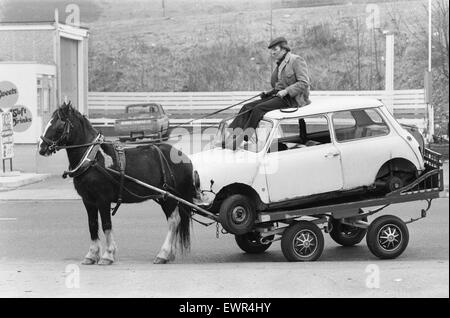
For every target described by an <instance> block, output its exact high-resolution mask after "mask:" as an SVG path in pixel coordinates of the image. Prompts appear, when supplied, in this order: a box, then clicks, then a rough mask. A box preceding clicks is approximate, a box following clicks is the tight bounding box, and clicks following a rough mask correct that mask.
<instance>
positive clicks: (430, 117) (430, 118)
mask: <svg viewBox="0 0 450 318" xmlns="http://www.w3.org/2000/svg"><path fill="white" fill-rule="evenodd" d="M431 32H432V26H431V0H428V83H427V84H426V85H427V86H428V88H427V89H428V141H432V140H433V135H434V109H433V105H432V103H431V100H432V99H431V91H432V88H431V87H432V83H433V80H432V74H431V40H432V36H431Z"/></svg>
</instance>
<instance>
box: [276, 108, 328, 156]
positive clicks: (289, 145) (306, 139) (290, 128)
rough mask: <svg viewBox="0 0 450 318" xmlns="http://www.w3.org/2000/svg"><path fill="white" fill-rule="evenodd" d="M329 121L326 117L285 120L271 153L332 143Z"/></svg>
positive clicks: (281, 124)
mask: <svg viewBox="0 0 450 318" xmlns="http://www.w3.org/2000/svg"><path fill="white" fill-rule="evenodd" d="M330 142H331V139H330V131H329V127H328V120H327V118H326V117H325V116H324V115H315V116H307V117H301V118H289V119H284V120H282V121H281V122H280V124H279V126H278V131H277V132H276V134H275V136H274V139H273V142H272V144H271V146H270V150H269V151H270V152H275V151H285V150H290V149H297V148H303V147H312V146H317V145H321V144H327V143H330Z"/></svg>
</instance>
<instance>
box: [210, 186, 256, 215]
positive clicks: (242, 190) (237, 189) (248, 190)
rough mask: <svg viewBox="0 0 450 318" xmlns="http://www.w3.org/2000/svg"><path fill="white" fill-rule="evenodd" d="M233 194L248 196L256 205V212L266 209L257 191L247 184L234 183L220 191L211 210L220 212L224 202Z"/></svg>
mask: <svg viewBox="0 0 450 318" xmlns="http://www.w3.org/2000/svg"><path fill="white" fill-rule="evenodd" d="M233 194H242V195H245V196H247V197H248V198H249V199H250V201H251V202H252V203H253V204H254V207H255V209H256V210H261V209H263V207H264V203H263V202H262V200H261V198H260V196H259V194H258V193H257V192H256V191H255V189H253V188H252V187H251V186H249V185H247V184H243V183H232V184H229V185H227V186H225V187H223V188H222V189H220V191H219V192H218V193H217V194H216V196H215V198H214V202H213V205H212V207H211V210H213V211H219V209H220V205H221V203H222V201H223V200H225V199H226V198H227V197H229V196H230V195H233Z"/></svg>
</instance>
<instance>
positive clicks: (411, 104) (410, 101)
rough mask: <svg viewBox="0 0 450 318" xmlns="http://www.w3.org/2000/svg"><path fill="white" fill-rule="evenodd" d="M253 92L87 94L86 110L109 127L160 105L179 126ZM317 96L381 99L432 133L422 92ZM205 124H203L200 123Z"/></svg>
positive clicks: (219, 116)
mask: <svg viewBox="0 0 450 318" xmlns="http://www.w3.org/2000/svg"><path fill="white" fill-rule="evenodd" d="M257 94H258V92H254V91H232V92H148V93H146V92H120V93H117V92H114V93H113V92H89V94H88V110H89V117H90V119H91V122H92V123H93V124H94V125H96V126H104V127H108V126H112V125H114V120H115V119H116V118H119V117H120V116H121V115H122V114H123V113H124V110H125V106H126V105H129V104H134V103H145V102H156V103H160V104H161V105H163V107H164V109H165V110H166V112H167V113H169V114H170V118H171V123H172V124H179V123H183V122H186V121H189V120H191V119H194V118H199V117H201V116H204V115H206V114H208V113H211V112H214V111H217V110H219V109H221V108H224V107H227V106H231V105H232V104H235V103H238V102H241V101H243V100H245V99H248V98H250V97H252V96H255V95H257ZM316 96H329V97H333V96H365V97H373V98H377V99H381V100H382V101H383V102H384V103H386V104H387V105H390V104H392V105H393V114H394V116H395V118H396V119H397V120H398V121H399V122H401V123H404V124H409V125H415V126H417V127H418V128H419V129H420V130H421V131H422V132H427V133H428V134H429V133H431V132H432V128H433V126H432V120H433V116H432V111H430V107H429V105H427V104H426V103H425V92H424V90H423V89H415V90H396V91H394V92H393V94H391V95H390V94H387V92H386V91H312V92H311V100H313V102H314V97H316ZM241 106H242V105H237V106H235V107H233V108H231V109H229V110H227V111H225V112H223V113H220V114H217V116H215V117H213V118H209V119H208V120H207V123H215V122H218V121H220V120H221V119H222V118H225V117H227V116H230V115H231V114H234V113H236V111H237V110H238V109H239V108H240V107H241ZM202 123H205V121H202Z"/></svg>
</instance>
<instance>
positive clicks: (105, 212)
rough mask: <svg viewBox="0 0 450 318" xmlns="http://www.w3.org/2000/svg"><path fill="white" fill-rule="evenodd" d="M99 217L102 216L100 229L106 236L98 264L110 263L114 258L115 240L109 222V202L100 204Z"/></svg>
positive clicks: (115, 250)
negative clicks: (104, 246)
mask: <svg viewBox="0 0 450 318" xmlns="http://www.w3.org/2000/svg"><path fill="white" fill-rule="evenodd" d="M100 217H101V218H102V229H103V233H105V237H106V249H105V252H104V253H103V255H102V258H101V259H100V262H99V263H98V264H99V265H111V264H112V263H114V261H115V258H116V252H117V247H116V242H115V241H114V237H113V232H112V223H111V209H110V204H102V205H101V207H100Z"/></svg>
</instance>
